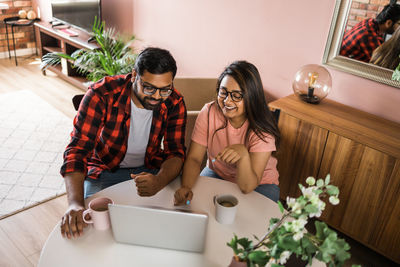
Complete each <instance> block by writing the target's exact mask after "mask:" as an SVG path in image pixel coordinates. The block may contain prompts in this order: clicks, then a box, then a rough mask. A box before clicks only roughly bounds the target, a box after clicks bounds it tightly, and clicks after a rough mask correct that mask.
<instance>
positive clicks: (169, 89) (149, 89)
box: [137, 76, 173, 97]
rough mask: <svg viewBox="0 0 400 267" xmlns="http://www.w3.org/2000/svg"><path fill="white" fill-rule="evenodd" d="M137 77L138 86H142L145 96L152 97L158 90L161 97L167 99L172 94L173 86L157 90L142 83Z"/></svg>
mask: <svg viewBox="0 0 400 267" xmlns="http://www.w3.org/2000/svg"><path fill="white" fill-rule="evenodd" d="M137 77H138V78H139V82H140V85H141V86H142V88H143V93H144V94H145V95H154V94H155V93H156V91H157V90H160V96H161V97H167V96H169V95H170V94H171V93H172V86H173V85H172V84H171V85H169V86H167V87H163V88H158V87H155V86H153V85H150V84H147V83H145V82H143V81H142V79H141V78H140V77H139V76H137Z"/></svg>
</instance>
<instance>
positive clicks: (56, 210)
mask: <svg viewBox="0 0 400 267" xmlns="http://www.w3.org/2000/svg"><path fill="white" fill-rule="evenodd" d="M38 64H39V62H38V61H37V60H36V61H35V60H32V59H30V60H29V59H25V60H23V59H19V66H18V67H15V65H14V64H13V61H11V60H8V59H0V93H6V92H13V91H17V90H31V91H32V92H34V93H35V94H37V95H39V96H40V97H42V98H43V99H45V100H46V101H47V102H48V103H50V104H51V105H53V106H54V107H55V108H57V109H59V110H60V111H61V112H63V113H64V114H66V115H67V116H69V117H70V118H71V119H72V118H73V116H74V115H75V110H74V109H73V106H72V103H71V99H72V97H73V96H74V95H76V94H81V93H82V91H81V90H80V89H78V88H75V87H74V86H72V85H70V84H68V83H67V82H64V81H63V80H61V79H59V78H57V77H56V75H54V74H51V73H50V72H48V74H47V76H43V75H42V74H41V72H40V71H39V68H38ZM60 179H61V178H60ZM66 209H67V201H66V197H65V196H61V197H58V198H55V199H53V200H50V201H48V202H46V203H43V204H40V205H38V206H35V207H33V208H30V209H27V210H25V211H22V212H20V213H17V214H15V215H12V216H10V217H7V218H5V219H2V220H0V266H16V267H19V266H36V265H37V263H38V260H39V256H40V251H41V249H42V247H43V245H44V243H45V241H46V239H47V237H48V235H49V234H50V232H51V231H52V230H53V228H54V226H55V225H56V224H57V222H58V221H59V220H60V218H61V216H62V215H63V213H64V212H65V210H66ZM346 241H347V242H349V243H350V245H351V247H352V249H351V254H352V259H351V260H350V261H348V262H346V264H345V266H351V263H354V264H362V266H371V267H386V266H388V267H389V266H398V265H396V264H395V263H393V262H392V261H390V260H388V259H386V258H385V257H383V256H381V255H379V254H378V253H376V252H374V251H372V250H370V249H368V248H366V247H364V246H363V245H361V244H359V243H357V242H355V241H353V240H351V239H349V238H346ZM399 253H400V252H399Z"/></svg>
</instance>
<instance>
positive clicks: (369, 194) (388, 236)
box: [269, 95, 400, 263]
mask: <svg viewBox="0 0 400 267" xmlns="http://www.w3.org/2000/svg"><path fill="white" fill-rule="evenodd" d="M269 107H270V108H271V109H272V110H279V123H278V124H279V129H280V131H281V136H282V137H281V146H280V149H279V152H278V153H277V157H278V170H279V174H280V178H279V181H280V188H281V195H280V197H281V199H286V197H287V196H293V197H294V196H296V197H297V196H299V195H300V190H299V189H298V184H299V183H302V184H304V183H305V179H306V178H307V177H308V176H314V177H318V178H325V176H326V175H327V174H328V173H330V175H331V183H332V184H334V185H337V186H338V187H339V189H340V195H339V198H340V204H339V205H337V206H332V205H330V204H328V205H327V208H326V209H325V211H324V213H323V214H322V216H321V218H320V219H321V220H323V221H325V222H326V223H328V224H329V225H330V226H332V227H333V228H336V229H337V230H339V231H341V232H343V233H345V234H346V235H348V236H350V237H352V238H353V239H355V240H358V241H359V242H361V243H362V244H364V245H366V246H368V247H370V248H372V249H374V250H376V251H377V252H379V253H381V254H383V255H385V256H386V257H388V258H390V259H392V260H394V261H395V262H397V263H400V124H398V123H395V122H392V121H388V120H385V119H382V118H380V117H377V116H374V115H371V114H368V113H366V112H363V111H360V110H357V109H354V108H351V107H349V106H346V105H343V104H340V103H337V102H335V101H332V100H329V99H325V100H323V101H322V102H321V103H320V104H318V105H312V104H308V103H305V102H302V101H301V100H299V99H298V98H297V97H296V96H295V95H290V96H287V97H284V98H281V99H278V100H276V101H273V102H271V103H270V104H269ZM399 115H400V112H399Z"/></svg>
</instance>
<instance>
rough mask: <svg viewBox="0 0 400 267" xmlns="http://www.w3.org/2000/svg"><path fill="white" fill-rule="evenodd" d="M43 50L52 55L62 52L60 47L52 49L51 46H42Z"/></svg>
mask: <svg viewBox="0 0 400 267" xmlns="http://www.w3.org/2000/svg"><path fill="white" fill-rule="evenodd" d="M43 50H45V51H47V52H50V53H54V52H58V53H61V52H62V49H61V47H52V46H43Z"/></svg>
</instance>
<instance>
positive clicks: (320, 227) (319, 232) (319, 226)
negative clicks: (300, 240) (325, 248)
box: [314, 221, 328, 240]
mask: <svg viewBox="0 0 400 267" xmlns="http://www.w3.org/2000/svg"><path fill="white" fill-rule="evenodd" d="M314 225H315V231H316V234H315V235H316V237H317V238H318V239H321V240H324V239H325V237H326V236H325V233H324V232H325V230H326V228H328V226H327V225H326V224H325V223H323V222H320V221H315V223H314Z"/></svg>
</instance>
